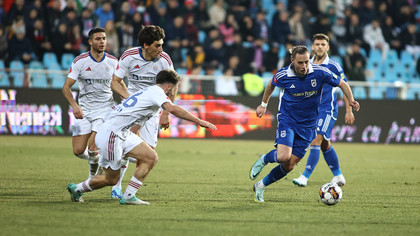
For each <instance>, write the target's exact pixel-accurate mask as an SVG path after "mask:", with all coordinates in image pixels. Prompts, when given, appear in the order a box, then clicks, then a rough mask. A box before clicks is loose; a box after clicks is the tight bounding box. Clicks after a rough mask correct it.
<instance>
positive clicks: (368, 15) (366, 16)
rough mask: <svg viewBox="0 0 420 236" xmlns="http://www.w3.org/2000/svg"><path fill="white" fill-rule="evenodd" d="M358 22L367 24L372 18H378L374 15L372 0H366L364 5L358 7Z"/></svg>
mask: <svg viewBox="0 0 420 236" xmlns="http://www.w3.org/2000/svg"><path fill="white" fill-rule="evenodd" d="M359 17H360V23H361V24H362V25H367V24H369V23H371V22H372V21H373V19H375V18H376V19H378V18H377V17H376V10H375V3H374V1H373V0H366V1H365V3H364V5H363V6H362V7H361V8H360V15H359Z"/></svg>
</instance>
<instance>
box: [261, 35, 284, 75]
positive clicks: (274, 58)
mask: <svg viewBox="0 0 420 236" xmlns="http://www.w3.org/2000/svg"><path fill="white" fill-rule="evenodd" d="M279 46H280V45H279V44H278V43H275V42H274V43H271V45H270V48H269V50H268V51H267V52H265V53H264V58H263V59H264V62H263V63H264V70H265V71H269V72H272V73H273V75H274V73H276V71H277V70H278V69H279V68H278V64H279Z"/></svg>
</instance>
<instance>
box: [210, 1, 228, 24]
mask: <svg viewBox="0 0 420 236" xmlns="http://www.w3.org/2000/svg"><path fill="white" fill-rule="evenodd" d="M208 13H209V17H210V22H211V24H212V25H213V26H214V27H219V25H220V23H222V22H223V21H224V20H225V18H226V10H225V7H224V3H223V0H215V2H214V4H213V5H212V6H211V7H210V9H209V10H208Z"/></svg>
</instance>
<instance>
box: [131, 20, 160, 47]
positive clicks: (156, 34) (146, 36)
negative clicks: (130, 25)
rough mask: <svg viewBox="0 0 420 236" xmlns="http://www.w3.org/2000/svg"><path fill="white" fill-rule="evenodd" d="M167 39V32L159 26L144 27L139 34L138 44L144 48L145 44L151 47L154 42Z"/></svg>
mask: <svg viewBox="0 0 420 236" xmlns="http://www.w3.org/2000/svg"><path fill="white" fill-rule="evenodd" d="M164 38H165V31H164V30H163V29H162V28H160V27H159V26H157V25H147V26H142V28H141V30H140V31H139V34H138V37H137V39H138V42H139V44H140V46H142V47H143V45H144V44H146V45H151V44H153V42H154V41H159V40H161V39H164Z"/></svg>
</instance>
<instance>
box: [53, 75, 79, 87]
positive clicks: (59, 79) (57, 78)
mask: <svg viewBox="0 0 420 236" xmlns="http://www.w3.org/2000/svg"><path fill="white" fill-rule="evenodd" d="M50 78H51V87H52V88H57V89H58V88H62V87H63V85H64V82H66V77H65V76H64V75H63V74H61V73H57V74H54V75H52V76H51V77H50ZM73 87H74V85H73ZM77 88H79V87H77Z"/></svg>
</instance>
